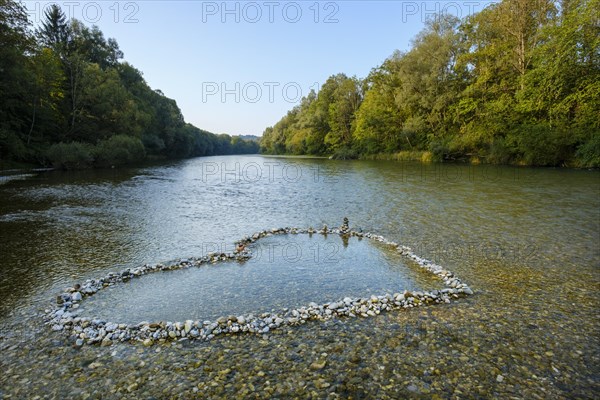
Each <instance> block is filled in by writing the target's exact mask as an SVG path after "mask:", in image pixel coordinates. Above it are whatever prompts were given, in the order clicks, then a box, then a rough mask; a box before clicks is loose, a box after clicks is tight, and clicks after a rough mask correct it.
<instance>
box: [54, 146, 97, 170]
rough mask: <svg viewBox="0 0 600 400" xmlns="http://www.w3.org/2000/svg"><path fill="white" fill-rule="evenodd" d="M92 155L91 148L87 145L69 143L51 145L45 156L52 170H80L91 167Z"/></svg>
mask: <svg viewBox="0 0 600 400" xmlns="http://www.w3.org/2000/svg"><path fill="white" fill-rule="evenodd" d="M93 154H94V147H93V146H91V145H89V144H87V143H78V142H71V143H57V144H53V145H52V146H50V148H49V149H48V152H47V154H46V155H47V157H48V160H49V161H50V162H51V164H52V166H53V167H54V168H62V169H80V168H87V167H90V166H91V165H92V163H93V161H94V156H93Z"/></svg>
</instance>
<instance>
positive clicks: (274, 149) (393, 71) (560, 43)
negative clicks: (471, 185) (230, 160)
mask: <svg viewBox="0 0 600 400" xmlns="http://www.w3.org/2000/svg"><path fill="white" fill-rule="evenodd" d="M598 21H600V0H563V1H561V2H555V1H550V0H503V1H500V2H497V3H493V4H491V5H489V6H488V7H486V8H485V9H483V10H482V11H481V12H479V13H477V14H474V15H471V16H468V17H466V18H464V19H462V20H458V19H457V18H455V17H452V16H449V15H437V16H435V17H433V18H431V19H430V20H428V21H427V23H426V26H425V29H424V30H423V31H422V32H421V33H420V34H419V35H418V36H417V37H416V38H415V39H414V40H413V42H412V48H411V49H410V50H409V51H408V52H406V53H400V52H398V51H396V52H394V54H393V55H392V56H390V57H389V58H388V59H387V60H385V61H384V62H383V64H382V65H380V66H378V67H376V68H374V69H373V70H372V71H371V73H370V74H369V76H368V77H366V78H365V79H364V80H358V79H356V78H348V77H346V75H344V74H338V75H333V76H331V77H330V78H329V79H328V80H327V82H326V83H325V84H324V85H323V86H322V88H321V90H320V91H319V93H314V92H312V93H311V94H310V95H309V96H307V97H306V98H304V99H303V101H302V102H301V104H300V105H298V106H297V107H295V108H294V109H293V110H291V111H290V112H288V114H287V115H286V116H284V117H283V118H282V119H281V120H280V121H279V122H277V123H276V124H275V125H274V126H273V127H269V128H267V129H266V130H265V132H264V134H263V139H262V143H261V151H263V152H265V153H276V154H281V153H290V154H321V155H322V154H331V155H333V156H334V157H341V158H352V157H356V156H359V157H363V158H374V157H375V158H386V156H384V155H382V154H388V156H387V158H396V157H398V155H399V154H413V156H410V157H412V158H414V157H415V155H416V154H423V155H426V156H424V159H427V160H436V161H444V160H477V161H485V162H489V163H501V164H504V163H517V164H527V165H548V166H582V167H586V166H598V160H599V158H600V154H599V148H598V142H599V141H600V139H598V137H599V136H600V118H599V117H598V116H599V115H600V25H598ZM402 157H405V156H404V155H403V156H402Z"/></svg>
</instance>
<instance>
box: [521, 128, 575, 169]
mask: <svg viewBox="0 0 600 400" xmlns="http://www.w3.org/2000/svg"><path fill="white" fill-rule="evenodd" d="M509 141H510V142H512V144H513V146H515V147H516V150H517V152H518V153H520V154H521V155H522V158H523V161H524V162H525V164H528V165H538V166H559V165H564V164H565V163H567V162H568V161H569V158H570V157H571V156H572V154H573V150H574V149H573V142H574V138H573V136H572V135H569V134H568V133H566V132H564V131H562V130H560V129H553V128H550V127H549V126H547V125H544V124H538V125H521V126H519V127H518V128H517V129H516V130H515V131H513V132H511V133H510V134H509Z"/></svg>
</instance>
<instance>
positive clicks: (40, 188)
mask: <svg viewBox="0 0 600 400" xmlns="http://www.w3.org/2000/svg"><path fill="white" fill-rule="evenodd" d="M344 217H348V218H349V220H350V225H351V226H352V227H354V228H360V229H362V230H364V231H371V232H375V233H378V234H381V235H383V236H385V237H387V238H389V239H391V240H394V241H397V242H399V243H402V244H405V245H407V246H410V247H411V248H413V250H414V252H415V253H417V254H419V255H422V256H423V257H426V258H429V259H431V260H434V261H435V262H437V263H439V264H441V265H443V266H445V267H447V268H448V269H449V270H451V271H453V272H455V273H456V274H457V275H458V276H460V277H461V279H463V280H464V281H465V282H467V283H468V284H469V286H470V287H471V288H472V289H473V290H474V292H475V294H474V295H473V296H469V297H467V298H463V299H460V300H458V301H456V302H453V303H452V304H449V305H445V304H444V305H437V306H432V307H420V308H417V309H411V310H409V311H394V312H390V313H383V314H381V315H378V316H376V317H373V318H356V319H352V318H346V319H332V320H329V321H326V322H322V323H320V322H309V323H307V324H305V325H303V326H300V327H287V328H284V329H281V330H277V331H273V332H270V333H269V334H268V335H264V336H254V335H235V336H224V337H218V338H215V339H214V340H212V341H210V342H205V343H204V342H203V343H199V342H192V343H169V344H164V345H158V346H152V347H148V348H146V347H143V346H141V345H139V344H131V343H121V344H115V345H113V346H110V347H100V346H84V347H82V348H73V347H72V346H71V345H72V343H70V342H69V341H68V340H67V339H66V338H65V337H64V336H62V335H61V334H60V333H55V332H52V331H51V330H50V328H49V327H47V326H43V324H42V323H41V317H40V314H41V313H42V312H43V310H44V309H45V308H47V307H48V306H49V305H50V304H51V302H52V301H53V299H54V298H55V297H56V294H57V293H59V292H60V291H62V290H63V289H64V288H65V287H68V286H70V285H73V284H74V283H77V282H81V281H83V280H85V279H88V278H96V277H102V276H105V275H106V274H107V273H108V272H110V271H118V270H122V269H124V268H129V267H136V266H139V265H141V264H145V263H158V262H163V261H169V260H174V259H178V258H182V257H191V256H200V255H203V254H205V253H206V252H208V251H214V250H215V249H230V248H231V246H232V245H233V243H234V242H235V241H236V240H238V239H240V238H242V237H244V236H246V235H249V234H252V233H253V232H256V231H261V230H263V229H270V228H273V227H315V228H319V227H322V226H323V225H324V224H327V225H329V226H339V225H340V224H341V222H342V220H343V218H344ZM301 245H302V246H303V247H302V248H303V249H308V248H310V246H311V245H310V244H307V243H304V244H301ZM321 245H323V246H325V245H326V244H325V243H323V244H319V246H321ZM332 245H335V246H338V247H336V248H340V249H341V248H344V247H339V246H341V244H340V243H333V244H332ZM0 246H1V247H0V250H1V257H0V350H1V351H2V357H1V359H0V367H1V368H2V371H3V373H2V374H1V376H0V398H3V397H4V398H24V397H35V396H40V397H81V398H99V397H123V396H125V397H131V398H137V397H145V398H151V397H153V398H162V397H167V396H180V395H181V396H183V397H193V396H204V397H224V396H228V397H231V396H235V395H237V396H259V397H286V396H301V397H314V398H324V397H328V396H329V397H333V398H335V396H334V395H332V394H331V393H337V394H339V395H340V396H341V397H342V398H346V397H349V396H352V397H354V398H398V397H406V396H419V395H421V396H425V397H431V396H434V395H437V396H439V397H442V398H446V397H463V398H464V397H510V396H513V397H516V398H549V397H553V398H560V397H583V398H584V397H590V398H591V397H594V396H595V395H596V394H597V393H598V391H599V390H600V382H599V378H598V376H599V375H598V373H599V370H600V359H599V358H600V346H599V344H598V338H599V337H600V328H599V324H598V323H597V321H598V320H599V318H600V314H599V312H598V310H599V309H600V307H599V306H600V295H599V293H600V174H599V173H598V172H597V171H581V170H567V169H546V168H543V169H542V168H539V169H536V168H517V167H498V166H484V165H480V166H471V165H455V164H420V163H400V162H384V161H335V160H326V159H315V158H288V157H286V158H280V157H265V156H227V157H207V158H196V159H190V160H184V161H178V162H171V163H164V164H159V165H151V166H146V167H137V168H123V169H109V170H90V171H80V172H63V171H41V172H34V173H31V174H26V175H19V176H16V178H15V179H9V178H6V177H4V178H3V179H0ZM353 246H354V247H353ZM358 246H359V245H358V244H356V246H355V245H354V244H353V243H349V245H348V249H354V250H353V252H350V250H348V253H347V254H346V256H344V257H342V256H340V258H339V260H338V261H340V263H342V264H343V263H354V264H353V265H354V267H353V270H352V271H347V273H348V274H350V272H351V273H352V274H354V275H351V276H352V279H346V282H345V283H344V280H343V279H339V282H340V283H339V284H336V285H331V282H332V281H335V282H337V278H336V275H335V274H337V275H338V276H343V275H344V271H343V270H337V271H336V272H335V274H326V273H320V274H316V275H318V277H319V279H317V280H315V279H306V280H302V279H300V278H299V277H301V276H306V273H302V274H304V275H302V274H298V273H296V274H288V273H287V272H286V271H285V270H284V269H285V268H288V267H289V266H288V265H287V264H286V262H285V261H286V260H288V259H280V261H281V262H279V263H278V265H279V267H281V268H282V270H283V272H282V273H281V274H279V275H276V276H275V275H274V276H270V275H269V274H268V273H267V270H266V269H265V268H268V267H269V266H265V265H262V266H257V267H256V268H255V271H256V273H255V274H254V275H252V276H250V275H248V273H247V272H244V274H243V275H240V279H233V280H232V279H230V280H227V278H228V277H229V278H231V276H232V274H235V273H239V272H236V271H233V270H232V271H230V272H227V273H221V274H220V275H219V274H213V276H211V278H210V279H211V280H210V282H214V284H211V287H212V288H214V287H215V285H222V287H223V289H222V290H221V289H219V290H213V291H212V292H210V291H209V290H208V289H209V288H207V289H206V290H204V291H203V292H206V293H209V294H210V296H209V297H210V299H212V302H211V303H210V307H211V310H212V311H211V312H212V314H210V315H208V316H209V317H212V316H214V315H217V314H218V313H219V310H220V309H219V307H220V305H226V307H225V306H224V308H223V310H225V311H224V312H227V313H230V312H234V311H235V304H237V303H239V304H240V312H241V311H244V312H246V311H247V309H248V308H254V307H258V304H259V301H258V300H257V299H259V297H260V296H261V295H262V294H264V293H267V294H268V295H267V296H263V297H260V302H262V303H264V302H267V303H268V304H267V305H268V307H269V308H270V307H275V308H276V307H284V306H288V305H295V303H294V304H291V303H290V304H287V303H286V301H289V302H292V303H293V302H296V303H298V302H300V303H302V302H303V301H306V300H308V299H309V298H312V297H319V296H323V298H322V299H321V298H318V299H316V301H317V300H318V301H321V300H322V301H326V300H330V299H328V298H327V294H328V293H335V296H338V295H341V294H342V292H343V291H344V290H363V291H364V290H367V291H368V290H371V289H373V288H375V287H376V288H377V289H376V290H386V287H385V283H386V282H387V283H390V282H392V283H394V285H396V286H397V285H404V284H406V285H407V286H410V285H417V286H419V285H420V286H423V285H427V284H428V283H427V282H425V281H423V280H422V279H421V278H420V277H418V276H413V275H411V274H413V272H412V270H411V266H410V265H402V267H401V268H399V269H398V270H397V271H396V270H394V268H395V267H394V265H396V264H398V263H399V261H398V260H395V259H393V258H392V259H391V258H390V257H388V256H387V255H385V254H383V255H382V254H380V253H381V251H383V250H381V249H377V248H375V247H373V246H366V245H365V244H364V243H363V244H361V245H360V246H363V247H362V248H361V247H358ZM313 248H314V247H313ZM363 255H364V257H365V258H361V257H363ZM369 257H370V258H369ZM288 261H289V260H288ZM317 261H318V262H322V261H323V259H319V260H317ZM386 262H387V263H389V264H390V266H389V268H388V267H385V268H384V267H381V268H380V269H377V268H372V269H369V270H366V269H364V268H365V267H368V266H369V265H374V264H376V265H375V267H377V266H380V264H382V265H383V264H385V263H386ZM340 263H338V265H339V264H340ZM272 264H273V263H271V265H272ZM248 267H250V268H251V267H252V265H248ZM261 268H262V269H261ZM290 268H291V267H290ZM360 268H363V269H362V270H361V269H360ZM382 268H383V269H382ZM224 271H227V270H226V269H224ZM394 271H396V272H394ZM263 272H264V275H265V280H266V281H265V282H263V283H264V284H265V288H270V287H274V286H273V285H272V284H271V283H275V282H282V281H285V280H289V281H290V282H294V284H295V285H296V289H295V290H296V291H295V293H302V296H300V297H290V299H289V300H288V299H287V298H286V293H288V294H289V293H291V292H292V291H290V290H289V286H286V285H282V286H281V287H279V288H275V289H273V290H272V291H271V290H267V289H261V290H258V291H257V290H254V291H253V290H251V289H252V288H254V287H257V285H259V283H260V282H261V274H263ZM198 273H201V271H199V272H198ZM396 273H398V274H399V275H398V276H400V278H398V279H399V280H398V282H395V281H394V280H393V274H396ZM177 274H178V272H173V275H172V276H170V277H169V278H168V282H167V281H165V283H164V287H162V288H161V282H160V278H158V279H156V278H154V277H153V279H154V281H151V280H148V282H146V283H145V286H140V287H138V288H136V289H137V292H136V291H131V292H129V294H130V295H131V296H136V298H137V297H139V298H143V296H148V298H149V299H150V298H154V300H157V299H158V300H157V301H155V302H154V303H153V302H151V301H145V302H142V306H141V308H138V309H137V310H134V312H135V313H143V312H147V314H144V315H147V316H149V317H152V316H153V315H156V316H157V318H163V317H165V315H169V313H177V312H179V313H180V314H181V315H185V310H186V309H185V307H187V306H189V304H188V303H187V302H186V299H190V300H191V299H192V298H194V293H196V292H195V291H194V286H193V285H192V284H190V283H189V282H193V280H192V278H190V276H189V275H186V274H187V272H186V273H181V274H180V276H178V275H177ZM385 274H388V275H385ZM349 276H350V275H349ZM361 276H363V277H364V280H362V279H361ZM378 277H379V279H378ZM196 278H198V277H196ZM196 278H194V279H196ZM178 279H180V280H181V286H180V285H179V284H178ZM268 279H271V280H272V281H271V282H270V281H268ZM200 280H202V279H201V277H200ZM139 281H140V282H141V284H142V285H144V283H143V281H144V278H141V279H140V280H139ZM240 281H243V282H245V284H242V285H241V286H239V287H238V286H235V289H234V290H233V289H232V290H231V292H228V291H227V290H226V289H227V288H228V287H229V288H231V287H233V286H232V285H234V284H235V285H238V284H239V282H240ZM186 282H187V283H188V284H187V286H186V284H185V283H186ZM357 282H358V283H364V285H363V286H364V287H362V286H360V285H356V284H357ZM365 282H368V284H367V283H365ZM133 284H135V283H132V285H133ZM344 285H348V286H344ZM353 285H354V286H353ZM373 285H374V286H373ZM153 287H154V288H156V295H155V296H152V290H153ZM179 287H182V288H183V289H182V292H181V293H176V292H177V291H178V288H179ZM373 290H375V289H373ZM390 290H391V288H390ZM206 296H208V294H207V295H206ZM219 296H220V297H219ZM244 296H246V297H244ZM338 297H339V296H338ZM207 298H208V297H207ZM232 298H235V302H233V303H232V302H231V301H229V302H228V301H227V299H232ZM336 298H337V297H336ZM124 299H126V293H121V294H119V293H117V294H115V297H112V298H110V297H109V298H108V299H105V300H104V302H98V304H97V307H101V308H102V307H104V308H103V312H104V313H105V314H104V315H105V316H110V314H111V312H113V313H122V314H120V315H122V316H123V318H125V317H127V318H134V317H135V315H137V314H134V316H133V317H132V315H131V314H130V315H129V316H126V314H125V313H126V311H123V310H120V309H119V308H118V307H113V308H114V310H111V309H110V307H111V303H112V304H113V305H118V304H121V303H122V302H123V301H125V300H124ZM90 300H93V298H90ZM84 303H85V301H84ZM90 304H91V302H90ZM144 304H146V306H145V308H144ZM165 304H166V305H167V306H166V307H162V306H161V305H165ZM178 304H179V305H178ZM194 304H195V307H199V306H201V305H202V303H201V302H200V303H194ZM232 304H233V305H232ZM207 307H208V306H207ZM232 307H233V308H232ZM244 307H245V308H244ZM92 310H93V309H92ZM96 310H97V312H98V313H99V312H100V311H99V310H98V309H96ZM182 310H183V314H182V313H181V312H182ZM154 311H156V314H153V312H154ZM257 311H258V310H257ZM90 312H93V311H90ZM130 313H131V311H130ZM165 313H166V314H165ZM178 315H179V314H178ZM201 317H203V315H200V316H198V318H201ZM323 361H325V364H323Z"/></svg>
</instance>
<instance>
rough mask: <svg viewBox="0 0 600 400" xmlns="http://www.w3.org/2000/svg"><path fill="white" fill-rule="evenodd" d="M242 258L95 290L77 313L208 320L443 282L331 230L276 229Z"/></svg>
mask: <svg viewBox="0 0 600 400" xmlns="http://www.w3.org/2000/svg"><path fill="white" fill-rule="evenodd" d="M252 250H253V252H254V253H255V256H254V257H253V258H251V259H250V260H249V261H246V262H243V263H240V262H233V261H231V262H221V263H216V264H213V265H208V266H206V265H205V266H202V267H200V268H197V267H192V268H189V269H183V270H177V271H167V272H158V273H153V274H149V275H146V276H143V277H141V278H139V279H133V280H131V281H129V282H127V283H124V284H122V285H117V286H114V287H111V288H109V289H107V290H103V291H100V292H99V293H97V294H96V295H94V296H93V297H91V298H89V299H87V300H86V301H85V302H83V303H82V307H81V308H80V309H79V312H78V314H79V315H85V316H90V317H98V318H101V319H105V320H109V321H114V322H119V323H137V322H140V321H185V320H187V319H194V320H200V321H203V320H207V319H208V320H213V321H214V320H215V319H217V318H218V317H221V316H227V315H241V314H250V313H253V314H255V315H256V314H258V313H262V312H268V311H281V310H282V309H284V308H298V307H301V306H305V305H308V303H310V302H316V303H318V304H323V303H327V302H331V301H335V300H340V299H343V298H344V297H346V296H350V297H369V296H371V295H380V294H385V293H390V294H393V293H396V292H402V291H403V290H404V289H408V290H425V289H427V290H431V289H435V288H440V287H442V286H443V285H442V284H441V282H440V281H439V280H436V279H435V278H433V277H432V276H431V274H428V273H426V272H424V271H420V268H419V267H418V266H417V265H407V264H406V262H407V261H408V260H406V259H404V258H403V257H401V256H400V255H398V253H397V252H395V251H394V249H393V248H392V247H391V246H385V245H382V244H380V243H377V242H375V241H371V240H369V239H358V238H356V237H352V238H348V239H347V240H346V241H344V240H343V239H342V238H341V237H340V236H338V235H328V236H327V237H325V236H323V235H312V236H309V235H277V236H270V237H266V238H263V239H261V240H260V241H259V242H257V243H255V244H254V246H252Z"/></svg>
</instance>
